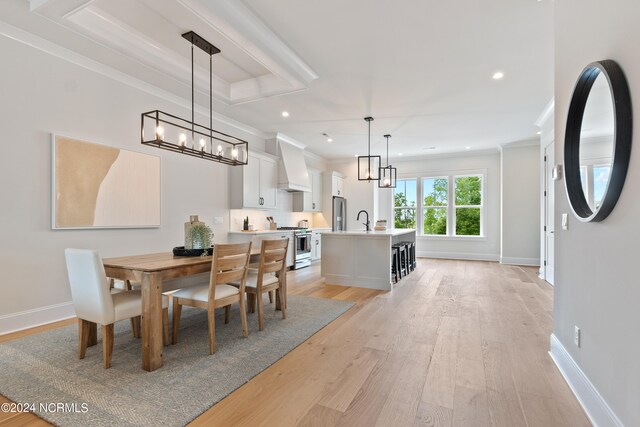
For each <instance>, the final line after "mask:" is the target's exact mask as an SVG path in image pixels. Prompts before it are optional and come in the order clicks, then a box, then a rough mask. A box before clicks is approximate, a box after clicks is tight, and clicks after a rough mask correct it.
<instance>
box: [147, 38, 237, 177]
mask: <svg viewBox="0 0 640 427" xmlns="http://www.w3.org/2000/svg"><path fill="white" fill-rule="evenodd" d="M182 37H184V38H185V39H187V40H188V41H190V42H191V121H189V120H186V119H182V118H180V117H177V116H174V115H172V114H168V113H165V112H162V111H160V110H153V111H149V112H146V113H142V129H141V143H142V144H144V145H149V146H152V147H157V148H162V149H163V150H169V151H173V152H176V153H182V154H186V155H189V156H193V157H199V158H201V159H206V160H211V161H214V162H219V163H224V164H227V165H232V166H242V165H246V164H247V163H248V160H249V143H248V142H247V141H245V140H243V139H240V138H236V137H235V136H231V135H228V134H226V133H223V132H219V131H217V130H215V129H213V55H215V54H216V53H220V49H218V48H217V47H215V46H214V45H212V44H211V43H209V42H208V41H206V40H205V39H203V38H202V37H200V36H199V35H197V34H196V33H194V32H193V31H189V32H187V33H184V34H183V35H182ZM194 46H197V47H199V48H200V49H202V50H203V51H205V52H206V53H208V54H209V127H206V126H202V125H199V124H197V123H196V122H195V85H194V68H193V47H194Z"/></svg>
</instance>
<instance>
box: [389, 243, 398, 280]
mask: <svg viewBox="0 0 640 427" xmlns="http://www.w3.org/2000/svg"><path fill="white" fill-rule="evenodd" d="M398 265H400V257H399V254H398V248H393V247H392V248H391V274H393V279H394V283H398V281H399V280H400V279H399V278H398V274H399V269H398Z"/></svg>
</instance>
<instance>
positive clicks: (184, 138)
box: [178, 133, 187, 147]
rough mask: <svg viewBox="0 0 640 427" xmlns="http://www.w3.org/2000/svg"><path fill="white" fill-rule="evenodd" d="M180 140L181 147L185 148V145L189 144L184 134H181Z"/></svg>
mask: <svg viewBox="0 0 640 427" xmlns="http://www.w3.org/2000/svg"><path fill="white" fill-rule="evenodd" d="M178 140H179V141H180V145H182V146H183V147H184V144H185V143H186V142H187V135H185V134H184V133H181V134H180V137H179V138H178Z"/></svg>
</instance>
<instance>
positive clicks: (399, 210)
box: [393, 179, 418, 228]
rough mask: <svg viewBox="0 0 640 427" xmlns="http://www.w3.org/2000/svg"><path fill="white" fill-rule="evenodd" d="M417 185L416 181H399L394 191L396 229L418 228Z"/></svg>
mask: <svg viewBox="0 0 640 427" xmlns="http://www.w3.org/2000/svg"><path fill="white" fill-rule="evenodd" d="M417 195H418V193H417V185H416V180H415V179H398V180H396V188H394V191H393V219H394V227H395V228H416V213H417V209H418V203H417Z"/></svg>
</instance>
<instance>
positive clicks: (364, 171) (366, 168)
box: [358, 117, 380, 182]
mask: <svg viewBox="0 0 640 427" xmlns="http://www.w3.org/2000/svg"><path fill="white" fill-rule="evenodd" d="M364 120H365V121H366V122H367V123H369V140H368V145H367V155H366V156H358V181H369V182H371V181H379V180H380V156H372V155H371V122H372V121H373V117H365V118H364Z"/></svg>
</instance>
